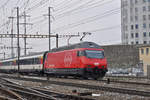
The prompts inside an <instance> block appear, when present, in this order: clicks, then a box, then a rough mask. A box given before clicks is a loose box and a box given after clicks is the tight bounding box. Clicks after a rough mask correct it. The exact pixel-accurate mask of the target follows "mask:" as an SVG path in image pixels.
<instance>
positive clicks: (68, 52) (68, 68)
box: [43, 42, 107, 79]
mask: <svg viewBox="0 0 150 100" xmlns="http://www.w3.org/2000/svg"><path fill="white" fill-rule="evenodd" d="M43 60H44V61H43V62H44V63H43V71H44V73H46V74H49V75H59V76H60V75H61V76H75V77H81V76H82V77H84V78H89V77H91V78H94V79H97V78H102V77H104V76H105V74H106V72H107V61H106V58H105V56H104V50H103V49H102V48H101V47H100V46H99V45H97V44H95V43H93V42H82V43H78V44H74V45H70V46H65V47H60V48H56V49H52V51H50V52H48V53H45V56H44V59H43Z"/></svg>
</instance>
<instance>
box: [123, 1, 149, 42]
mask: <svg viewBox="0 0 150 100" xmlns="http://www.w3.org/2000/svg"><path fill="white" fill-rule="evenodd" d="M121 24H122V25H121V27H122V43H123V44H150V0H121Z"/></svg>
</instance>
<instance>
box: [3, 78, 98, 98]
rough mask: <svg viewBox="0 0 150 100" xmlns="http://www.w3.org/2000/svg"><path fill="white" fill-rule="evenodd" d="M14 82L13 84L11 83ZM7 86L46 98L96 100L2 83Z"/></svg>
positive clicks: (19, 91)
mask: <svg viewBox="0 0 150 100" xmlns="http://www.w3.org/2000/svg"><path fill="white" fill-rule="evenodd" d="M4 80H5V81H7V82H9V80H6V79H4ZM11 83H12V84H11ZM1 84H3V85H4V86H6V87H9V89H10V90H12V91H15V92H17V93H21V94H28V95H34V96H38V97H41V98H45V99H46V100H58V98H59V99H60V100H66V99H69V100H70V99H71V100H95V99H92V98H86V97H81V96H76V95H69V94H64V93H59V92H54V91H50V90H42V89H38V88H31V87H25V86H20V85H18V84H16V85H15V83H13V82H11V81H10V82H9V83H1Z"/></svg>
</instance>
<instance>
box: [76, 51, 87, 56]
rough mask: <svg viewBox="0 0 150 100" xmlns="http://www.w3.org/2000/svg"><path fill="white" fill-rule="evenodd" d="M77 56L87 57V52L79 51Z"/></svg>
mask: <svg viewBox="0 0 150 100" xmlns="http://www.w3.org/2000/svg"><path fill="white" fill-rule="evenodd" d="M77 56H79V57H80V56H85V51H78V52H77Z"/></svg>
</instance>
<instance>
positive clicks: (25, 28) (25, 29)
mask: <svg viewBox="0 0 150 100" xmlns="http://www.w3.org/2000/svg"><path fill="white" fill-rule="evenodd" d="M22 16H23V17H24V23H20V24H22V25H24V35H26V33H27V27H26V26H27V25H32V24H31V23H27V21H26V20H27V17H30V16H29V15H26V12H25V11H24V14H23V15H22ZM26 41H27V39H26V37H24V48H25V49H24V55H27V49H26V48H27V47H26V45H27V42H26Z"/></svg>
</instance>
